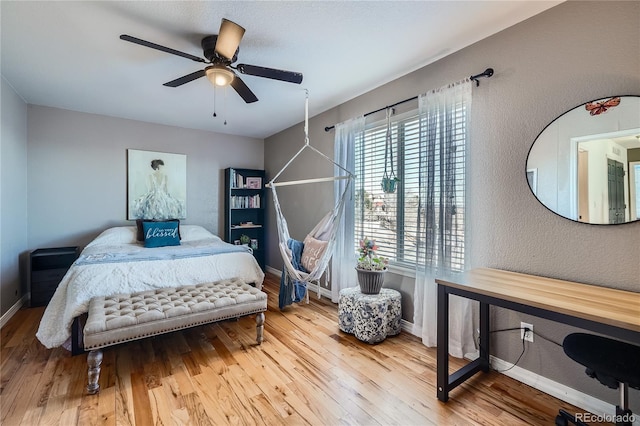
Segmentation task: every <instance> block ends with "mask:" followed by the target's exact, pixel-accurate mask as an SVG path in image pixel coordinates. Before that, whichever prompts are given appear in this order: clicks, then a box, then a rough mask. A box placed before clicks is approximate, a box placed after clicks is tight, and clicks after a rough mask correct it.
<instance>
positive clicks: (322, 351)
mask: <svg viewBox="0 0 640 426" xmlns="http://www.w3.org/2000/svg"><path fill="white" fill-rule="evenodd" d="M278 285H279V278H278V277H275V276H274V275H270V274H267V278H266V280H265V286H264V290H265V291H266V292H267V293H268V295H269V310H268V312H267V313H266V321H265V330H264V339H265V340H264V342H263V344H262V345H260V346H257V345H256V344H255V337H256V333H255V320H254V318H253V317H245V318H241V319H240V320H238V321H225V322H220V323H216V324H212V325H207V326H201V327H196V328H193V329H190V330H187V331H183V332H175V333H171V334H166V335H163V336H158V337H155V338H149V339H145V340H141V341H137V342H131V343H126V344H122V345H119V346H115V347H111V348H107V349H105V350H104V361H103V363H102V373H101V376H100V386H101V391H100V393H99V394H98V395H87V394H86V392H85V386H86V383H87V369H86V355H79V356H75V357H72V356H71V355H70V353H69V352H67V351H66V350H64V349H61V348H56V349H53V350H48V349H45V348H44V347H43V346H42V345H41V344H40V342H39V341H38V340H37V339H36V337H35V332H36V330H37V328H38V324H39V322H40V318H41V316H42V312H43V308H31V309H22V310H20V311H19V312H18V313H17V314H16V315H15V316H14V317H13V318H12V319H11V320H10V321H9V322H8V324H7V325H6V326H5V327H3V328H2V331H1V335H0V336H1V337H0V338H1V339H2V340H1V342H0V345H1V346H0V357H1V358H0V362H1V366H0V423H1V424H2V425H39V424H42V425H65V426H66V425H75V424H80V425H90V424H106V425H116V424H117V425H151V424H156V425H183V424H184V425H225V424H234V425H238V424H240V425H252V424H267V425H281V424H293V425H298V424H311V425H337V424H350V425H391V424H397V425H430V424H432V425H454V424H455V425H474V424H477V425H520V424H522V425H550V424H553V422H554V418H555V415H556V413H557V410H558V408H559V407H561V406H562V407H564V408H566V409H568V410H569V411H570V412H575V410H576V409H575V407H571V406H569V405H567V404H565V403H563V402H561V401H559V400H557V399H555V398H552V397H550V396H548V395H546V394H543V393H541V392H539V391H537V390H535V389H533V388H530V387H528V386H526V385H523V384H521V383H519V382H516V381H514V380H512V379H510V378H508V377H506V376H503V375H500V374H498V373H495V372H491V373H488V374H484V375H481V376H476V377H474V378H472V379H471V380H469V381H468V382H467V383H465V384H463V385H462V386H461V387H459V388H457V389H456V390H454V391H453V392H452V393H451V399H450V400H449V402H448V403H447V404H443V403H440V402H439V401H438V400H437V399H436V391H435V383H436V370H435V368H436V365H435V364H436V352H435V350H434V349H431V348H426V347H425V346H423V345H422V344H421V343H420V341H419V340H418V339H417V338H416V337H414V336H411V335H409V334H408V333H402V334H400V335H399V336H395V337H391V338H388V339H386V340H385V341H384V342H382V343H380V344H377V345H369V344H366V343H362V342H360V341H359V340H357V339H356V338H355V337H353V336H352V335H348V334H345V333H342V332H341V331H340V330H339V329H338V325H337V324H338V319H337V307H336V305H334V304H332V303H331V302H330V301H328V300H326V299H322V300H318V299H317V298H316V297H315V296H313V295H312V296H311V303H310V304H308V305H306V304H300V305H294V306H291V307H289V308H287V309H286V310H285V311H283V312H281V311H280V310H279V309H278ZM451 364H452V368H457V367H458V366H459V364H458V363H457V362H456V360H455V359H452V361H451Z"/></svg>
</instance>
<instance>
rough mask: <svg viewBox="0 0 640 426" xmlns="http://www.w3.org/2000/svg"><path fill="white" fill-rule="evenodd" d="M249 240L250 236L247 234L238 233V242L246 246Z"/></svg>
mask: <svg viewBox="0 0 640 426" xmlns="http://www.w3.org/2000/svg"><path fill="white" fill-rule="evenodd" d="M249 242H251V238H249V236H248V235H245V234H242V235H240V244H242V245H245V246H248V245H249Z"/></svg>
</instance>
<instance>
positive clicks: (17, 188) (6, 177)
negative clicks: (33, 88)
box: [0, 78, 27, 315]
mask: <svg viewBox="0 0 640 426" xmlns="http://www.w3.org/2000/svg"><path fill="white" fill-rule="evenodd" d="M0 81H1V86H0V92H1V93H2V109H1V110H0V111H1V114H0V116H1V124H0V128H1V129H2V130H1V133H0V315H4V313H5V312H7V310H9V309H10V308H11V306H13V305H14V304H15V303H16V302H17V301H18V299H20V297H21V296H22V295H23V294H24V293H25V292H26V284H25V282H24V280H21V276H24V273H23V274H21V273H20V272H21V271H20V267H19V265H20V262H19V259H24V258H25V255H26V252H27V105H26V104H25V103H24V101H23V100H22V99H21V98H20V97H19V96H18V95H17V94H16V92H15V91H14V90H13V89H12V88H11V86H9V84H8V83H7V82H6V81H5V79H4V78H0ZM23 264H24V262H23Z"/></svg>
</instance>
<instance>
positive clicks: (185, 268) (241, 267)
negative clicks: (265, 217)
mask: <svg viewBox="0 0 640 426" xmlns="http://www.w3.org/2000/svg"><path fill="white" fill-rule="evenodd" d="M180 234H181V237H182V240H181V245H182V243H185V244H184V245H185V246H188V247H190V248H191V249H193V248H194V247H201V246H202V247H205V246H208V245H209V244H213V245H215V246H216V247H218V246H220V245H228V246H232V245H231V244H227V243H224V242H223V241H222V240H220V238H219V237H217V236H215V235H213V234H212V233H210V232H209V231H207V230H206V229H204V228H203V227H201V226H195V225H181V226H180ZM179 247H180V246H176V248H177V250H180V248H179ZM229 248H230V249H232V250H233V249H235V248H232V247H229ZM144 250H153V251H155V252H152V253H154V254H155V253H159V252H164V254H165V255H166V254H167V253H169V252H170V247H162V248H152V249H145V248H144V247H143V245H142V243H138V242H137V241H136V227H135V226H124V227H116V228H110V229H107V230H106V231H104V232H103V233H102V234H100V235H99V236H98V237H96V239H95V240H93V241H92V242H91V243H89V244H88V245H87V246H86V247H85V249H84V250H83V251H82V253H81V255H80V259H78V260H81V259H91V260H92V262H90V263H87V264H77V263H80V262H78V261H76V263H74V264H73V265H72V266H71V268H70V269H69V271H68V272H67V273H66V275H65V276H64V278H63V279H62V281H61V282H60V284H59V285H58V289H57V290H56V292H55V294H54V295H53V298H52V299H51V301H50V302H49V305H48V306H47V308H46V310H45V312H44V315H43V317H42V320H41V321H40V327H39V328H38V332H37V333H36V336H37V337H38V339H39V340H40V342H42V344H43V345H44V346H46V347H47V348H53V347H57V346H60V345H63V344H64V343H65V342H66V341H67V340H68V339H69V338H70V337H71V324H72V322H73V319H74V318H75V317H77V316H78V315H81V314H83V313H85V312H87V309H88V307H89V301H90V300H91V298H93V297H96V296H109V295H112V294H118V293H132V292H137V291H145V290H151V289H154V288H162V287H177V286H183V285H191V284H198V283H203V282H211V281H218V280H222V279H227V278H233V277H238V278H241V279H242V280H244V281H245V282H247V283H254V284H255V286H256V287H257V288H262V282H263V280H264V273H263V272H262V270H261V269H260V266H259V265H258V263H257V262H256V260H255V258H254V257H253V255H252V254H251V253H249V252H237V251H236V252H230V253H220V254H215V255H204V256H203V255H200V256H196V257H181V258H175V259H171V260H136V261H116V262H113V261H110V260H109V257H110V256H112V253H114V252H116V251H120V252H124V253H132V252H140V251H144ZM101 253H102V254H103V255H104V258H105V259H107V262H108V263H100V262H97V261H96V260H97V259H99V258H100V257H101Z"/></svg>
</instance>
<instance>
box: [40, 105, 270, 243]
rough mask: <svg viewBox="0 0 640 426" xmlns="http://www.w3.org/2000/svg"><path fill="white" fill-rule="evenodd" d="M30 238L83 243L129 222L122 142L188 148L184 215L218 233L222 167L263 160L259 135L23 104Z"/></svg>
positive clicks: (167, 149)
mask: <svg viewBox="0 0 640 426" xmlns="http://www.w3.org/2000/svg"><path fill="white" fill-rule="evenodd" d="M28 129H29V142H28V158H29V167H28V182H29V185H28V189H29V190H28V203H29V212H28V245H29V247H30V249H34V248H38V247H56V246H65V245H81V246H83V245H85V244H86V243H88V242H89V241H90V240H91V239H93V238H94V237H95V236H96V235H97V234H98V233H99V232H101V231H103V230H104V229H105V228H107V227H109V226H118V225H128V224H131V223H132V222H127V221H126V217H127V211H126V208H127V202H126V196H127V149H140V150H146V151H159V152H170V153H177V154H186V156H187V218H186V220H184V221H183V223H185V224H196V225H202V226H204V227H205V228H207V229H208V230H210V231H212V232H213V233H215V234H222V229H223V228H222V224H223V212H224V207H223V206H224V204H223V201H224V200H223V196H222V194H223V185H224V177H223V176H224V175H223V170H224V168H226V167H231V166H233V167H246V168H258V169H261V168H263V158H264V142H263V140H262V139H255V138H248V137H239V136H230V135H224V134H219V133H212V132H206V131H200V130H189V129H183V128H179V127H171V126H163V125H158V124H151V123H143V122H140V121H133V120H124V119H120V118H113V117H106V116H101V115H95V114H86V113H79V112H72V111H67V110H62V109H57V108H49V107H42V106H33V105H30V106H29V114H28Z"/></svg>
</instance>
